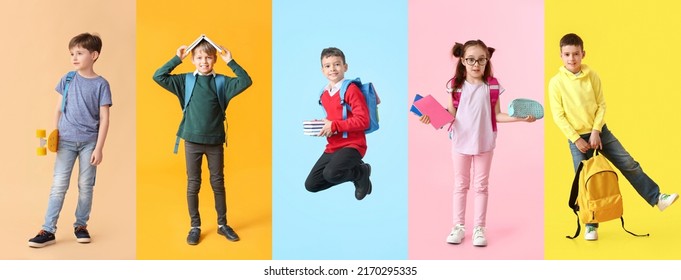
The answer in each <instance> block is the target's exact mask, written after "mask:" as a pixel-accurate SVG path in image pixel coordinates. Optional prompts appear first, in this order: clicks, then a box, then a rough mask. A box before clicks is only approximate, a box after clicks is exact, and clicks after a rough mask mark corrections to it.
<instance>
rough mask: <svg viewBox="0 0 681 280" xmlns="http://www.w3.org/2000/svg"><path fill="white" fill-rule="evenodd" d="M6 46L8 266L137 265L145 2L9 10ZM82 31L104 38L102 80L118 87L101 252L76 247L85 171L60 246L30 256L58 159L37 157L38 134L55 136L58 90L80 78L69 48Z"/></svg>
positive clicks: (99, 199) (98, 206)
mask: <svg viewBox="0 0 681 280" xmlns="http://www.w3.org/2000/svg"><path fill="white" fill-rule="evenodd" d="M0 26H3V28H2V31H0V32H1V33H2V38H3V42H2V44H0V53H2V55H3V56H2V57H3V58H2V61H3V67H1V68H0V77H2V80H1V82H0V92H1V93H2V100H3V102H1V103H0V127H2V136H1V137H0V145H1V146H2V147H3V149H2V156H1V157H2V160H0V178H2V181H1V182H0V211H1V214H0V224H2V225H3V227H4V229H3V230H0V240H2V243H3V244H2V246H0V248H1V249H0V259H134V258H135V35H134V32H135V2H134V1H131V0H125V1H118V0H109V1H96V4H94V2H93V1H86V0H75V1H68V2H67V1H39V0H27V1H3V2H2V9H0ZM82 32H93V33H98V34H99V35H100V36H101V38H102V52H101V56H100V57H99V59H98V60H97V62H96V63H95V64H94V70H95V72H97V74H99V75H101V76H103V77H104V78H106V79H107V80H108V81H109V84H110V86H111V94H112V100H113V107H111V110H110V113H111V115H110V117H111V123H110V126H109V134H108V137H107V139H106V144H105V146H104V158H103V161H102V163H101V165H99V167H98V168H97V181H96V184H95V188H94V194H93V203H92V212H91V215H90V221H89V223H88V229H89V230H90V234H91V236H92V243H90V244H87V245H84V244H79V243H77V242H76V240H75V237H74V235H73V222H74V221H75V217H74V212H75V208H76V203H77V197H78V181H77V180H78V163H76V165H75V166H74V172H73V174H72V176H71V184H70V187H69V190H68V192H67V193H66V199H65V201H64V207H63V208H62V211H61V215H60V218H59V221H58V223H57V228H58V229H57V233H56V238H57V243H56V244H55V245H51V246H49V247H48V248H42V249H34V248H29V247H28V239H29V238H32V237H34V236H35V235H36V234H37V233H38V231H39V230H40V228H41V225H42V224H43V221H44V215H45V210H46V209H47V200H48V197H49V193H50V186H51V185H52V176H53V169H54V160H55V154H54V153H52V152H48V154H47V155H46V156H40V157H39V156H37V155H36V148H37V147H38V146H39V141H38V139H37V138H36V136H35V131H36V129H39V128H41V129H46V130H47V131H48V133H49V132H50V131H51V130H52V129H54V128H55V127H54V113H55V110H56V107H57V100H58V98H57V97H58V96H59V94H58V93H57V92H56V91H55V86H56V85H57V83H58V82H59V79H60V78H61V77H62V76H63V75H64V74H66V72H68V71H71V70H73V65H72V64H71V57H70V55H69V49H68V44H69V41H70V40H71V38H72V37H74V36H76V35H78V34H80V33H82Z"/></svg>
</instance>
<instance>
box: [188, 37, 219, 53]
mask: <svg viewBox="0 0 681 280" xmlns="http://www.w3.org/2000/svg"><path fill="white" fill-rule="evenodd" d="M203 40H206V42H208V43H210V44H211V45H213V47H214V48H215V49H216V50H218V53H222V48H220V46H218V44H216V43H215V42H213V40H211V39H210V38H208V36H206V34H201V36H199V38H196V40H194V42H193V43H191V45H189V47H187V49H186V50H185V53H189V52H191V51H192V50H193V49H194V48H195V47H196V46H197V45H198V44H199V43H201V41H203Z"/></svg>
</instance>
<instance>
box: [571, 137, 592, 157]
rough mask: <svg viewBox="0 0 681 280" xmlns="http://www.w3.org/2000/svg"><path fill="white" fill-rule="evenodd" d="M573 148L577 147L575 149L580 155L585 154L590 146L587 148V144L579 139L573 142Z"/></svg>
mask: <svg viewBox="0 0 681 280" xmlns="http://www.w3.org/2000/svg"><path fill="white" fill-rule="evenodd" d="M575 146H577V149H579V151H580V152H582V154H584V153H586V151H588V150H589V149H591V146H589V143H587V142H586V140H584V139H582V138H579V139H577V141H575Z"/></svg>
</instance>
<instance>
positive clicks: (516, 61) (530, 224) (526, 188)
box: [405, 0, 546, 259]
mask: <svg viewBox="0 0 681 280" xmlns="http://www.w3.org/2000/svg"><path fill="white" fill-rule="evenodd" d="M543 14H544V4H543V1H540V0H521V1H508V2H507V1H500V0H499V1H490V0H485V1H409V105H410V104H411V101H412V100H413V98H414V96H415V94H416V93H420V94H421V95H424V96H425V95H427V94H432V95H433V96H434V97H435V98H436V99H437V100H438V101H439V102H440V103H442V104H443V105H444V104H446V103H447V102H449V101H450V99H449V96H448V95H447V93H446V91H445V83H446V82H447V80H449V79H450V78H451V77H452V76H453V74H454V63H455V62H456V61H455V60H454V58H452V56H451V48H452V46H453V45H454V43H455V42H460V43H464V42H465V41H467V40H471V39H481V40H483V41H484V42H485V43H486V44H487V45H488V46H490V47H494V48H495V49H496V52H495V53H494V56H493V57H492V64H493V71H494V74H495V76H496V77H497V78H498V79H499V82H500V84H501V85H502V87H504V88H505V89H506V92H505V93H503V94H502V95H501V97H500V101H501V106H502V111H503V112H507V111H508V109H507V108H508V104H509V102H510V101H511V100H512V99H515V98H530V99H534V100H537V101H539V102H540V103H542V104H544V100H543V96H544V88H545V87H544V58H543V56H544V49H543V46H544V41H543V39H544V35H543V34H544V28H543V26H544V21H543ZM406 107H407V108H405V111H406V110H408V109H409V108H408V106H406ZM544 107H546V106H544ZM545 110H546V108H545ZM543 127H544V120H543V119H542V120H539V121H537V122H535V123H532V124H528V123H502V124H499V126H498V138H497V147H496V149H495V154H494V159H493V163H492V171H491V178H490V186H489V195H490V197H489V203H488V211H487V239H488V246H487V247H485V248H477V247H473V245H472V241H471V240H472V238H471V234H472V231H473V219H472V214H473V213H472V212H473V208H472V206H473V200H472V194H473V192H472V191H469V199H468V203H467V204H468V205H467V206H468V207H467V213H466V237H465V239H464V241H463V243H462V244H459V245H452V244H447V243H446V242H445V239H446V237H447V235H448V234H449V231H450V230H451V227H452V192H453V169H452V168H453V167H452V160H451V143H450V141H449V139H448V137H447V133H446V127H445V129H442V130H438V131H435V130H434V129H433V127H432V126H430V125H423V124H421V123H420V122H419V121H418V118H417V117H416V116H415V115H413V114H411V113H410V116H409V259H543V257H544V249H543V244H544V237H543V236H544V234H543V233H544V228H543V225H544V220H543V219H544V215H543V203H544V202H543V201H544V199H543V198H544V191H543V187H544V184H543V182H544V167H543V166H544V140H543V139H544V128H543Z"/></svg>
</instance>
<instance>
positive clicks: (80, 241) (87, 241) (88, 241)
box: [76, 238, 90, 243]
mask: <svg viewBox="0 0 681 280" xmlns="http://www.w3.org/2000/svg"><path fill="white" fill-rule="evenodd" d="M76 241H78V243H90V238H76Z"/></svg>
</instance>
